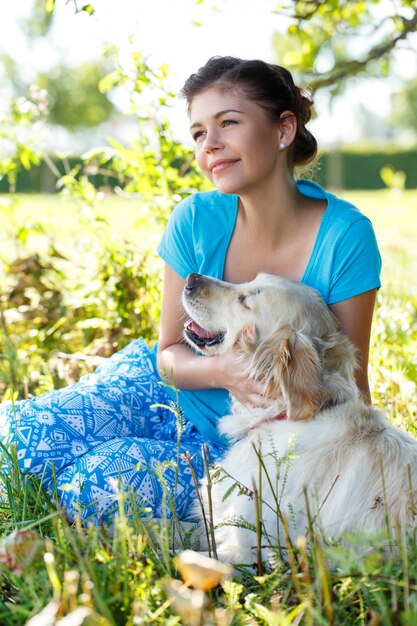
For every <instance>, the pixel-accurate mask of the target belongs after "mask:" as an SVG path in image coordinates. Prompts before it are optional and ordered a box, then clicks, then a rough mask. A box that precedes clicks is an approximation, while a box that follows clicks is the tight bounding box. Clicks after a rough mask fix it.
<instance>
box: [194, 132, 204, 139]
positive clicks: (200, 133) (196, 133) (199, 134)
mask: <svg viewBox="0 0 417 626" xmlns="http://www.w3.org/2000/svg"><path fill="white" fill-rule="evenodd" d="M203 135H204V130H198V131H197V132H195V133H194V134H193V139H194V141H198V140H199V139H200V138H201V137H203Z"/></svg>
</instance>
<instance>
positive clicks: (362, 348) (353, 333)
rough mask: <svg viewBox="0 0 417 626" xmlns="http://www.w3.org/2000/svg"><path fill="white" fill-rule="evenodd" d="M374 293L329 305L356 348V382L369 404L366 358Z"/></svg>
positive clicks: (371, 291) (373, 291)
mask: <svg viewBox="0 0 417 626" xmlns="http://www.w3.org/2000/svg"><path fill="white" fill-rule="evenodd" d="M376 292H377V290H376V289H371V290H370V291H366V292H365V293H361V294H360V295H359V296H355V297H354V298H349V299H348V300H343V301H342V302H337V303H336V304H331V305H330V309H331V311H332V312H333V313H334V314H335V315H336V317H337V318H338V320H339V321H340V325H341V330H342V331H343V332H344V333H345V335H347V336H348V337H349V339H350V340H351V341H352V343H353V344H354V346H355V347H356V350H357V352H356V357H357V359H358V369H357V371H356V382H357V384H358V387H359V389H360V391H361V393H362V397H363V399H364V401H365V402H367V403H369V404H371V393H370V391H369V383H368V358H369V342H370V337H371V326H372V317H373V312H374V307H375V299H376Z"/></svg>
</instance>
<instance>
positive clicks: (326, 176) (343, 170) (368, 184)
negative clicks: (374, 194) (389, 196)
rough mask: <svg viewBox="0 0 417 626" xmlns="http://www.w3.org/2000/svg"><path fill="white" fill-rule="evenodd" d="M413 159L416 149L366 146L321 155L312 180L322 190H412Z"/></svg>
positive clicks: (415, 178)
mask: <svg viewBox="0 0 417 626" xmlns="http://www.w3.org/2000/svg"><path fill="white" fill-rule="evenodd" d="M416 158H417V150H416V148H410V149H401V150H400V149H385V150H384V149H375V148H370V147H369V146H366V147H364V148H362V149H361V148H360V147H356V148H345V149H340V150H337V151H335V150H332V151H331V152H325V151H323V152H322V153H321V154H320V156H319V159H318V161H317V163H316V164H315V167H314V169H313V171H312V178H313V179H314V180H316V181H317V182H319V183H320V184H322V185H324V187H329V186H330V187H333V188H339V189H369V190H370V189H381V188H382V187H383V186H387V187H388V188H391V189H395V188H396V189H403V188H404V189H415V188H416V187H417V168H416V167H415V166H414V164H415V161H416ZM390 172H391V174H390Z"/></svg>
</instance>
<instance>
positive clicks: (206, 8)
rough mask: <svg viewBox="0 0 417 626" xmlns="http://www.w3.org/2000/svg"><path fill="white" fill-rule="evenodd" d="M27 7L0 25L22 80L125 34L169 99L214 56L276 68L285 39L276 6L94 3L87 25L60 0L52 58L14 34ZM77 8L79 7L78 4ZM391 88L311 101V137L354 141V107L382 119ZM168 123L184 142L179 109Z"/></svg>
mask: <svg viewBox="0 0 417 626" xmlns="http://www.w3.org/2000/svg"><path fill="white" fill-rule="evenodd" d="M32 2H33V0H19V1H18V2H7V3H5V1H4V0H3V3H4V5H5V6H3V8H2V11H1V18H0V51H1V50H5V51H7V52H8V53H10V54H12V55H13V56H14V58H15V59H16V60H18V61H19V63H20V64H21V67H22V68H23V69H24V71H25V72H26V73H27V76H28V77H30V76H31V74H33V73H34V72H35V71H37V70H45V69H46V70H47V69H48V67H50V66H51V64H54V63H55V62H56V61H57V60H58V54H61V56H62V58H63V59H64V60H65V62H66V63H74V64H77V63H82V62H84V61H85V60H86V59H87V58H89V57H97V56H99V55H100V54H101V50H102V47H103V45H104V44H105V43H108V42H112V43H114V44H117V45H120V46H123V45H125V44H126V42H127V40H128V36H129V35H130V34H132V35H133V36H134V38H135V42H137V44H138V46H139V49H140V50H141V51H142V52H143V53H145V54H146V55H147V56H148V57H149V61H150V63H151V65H152V64H155V65H158V64H159V63H166V62H168V64H169V68H170V69H169V79H170V84H171V87H172V89H173V90H174V91H178V90H179V89H180V87H181V85H182V84H183V82H184V80H185V79H186V78H187V76H188V75H189V74H190V73H192V72H193V71H195V70H196V69H197V68H198V67H199V66H201V65H203V64H204V63H205V61H206V60H207V59H208V58H209V57H210V56H213V55H217V54H220V55H225V54H231V55H233V56H240V57H242V58H260V59H264V60H266V61H272V62H279V59H277V58H276V57H275V56H274V52H273V48H272V38H273V33H274V32H275V31H277V30H281V31H284V30H285V28H286V27H287V25H288V24H287V21H286V18H283V17H282V16H279V15H274V14H273V13H272V9H273V8H274V7H275V6H276V4H277V0H204V1H203V2H198V0H175V1H174V0H146V1H145V0H117V2H115V1H114V0H96V1H95V2H93V5H94V7H95V9H96V13H95V15H94V16H92V17H90V16H88V15H87V14H78V15H75V14H74V10H73V8H72V2H71V1H70V2H69V6H66V4H67V2H66V0H57V7H58V10H57V12H56V22H55V26H54V30H53V42H54V47H55V49H56V51H57V52H56V53H55V55H56V57H55V58H54V54H51V46H50V44H49V43H47V41H42V40H38V41H37V42H35V43H34V44H32V46H31V47H29V44H28V42H27V40H26V39H25V37H24V35H23V33H22V30H21V28H20V25H19V19H21V18H22V17H24V16H25V15H28V13H29V12H30V8H31V6H32ZM82 3H83V2H82V0H79V2H78V4H80V5H82ZM197 23H200V24H202V26H200V27H199V26H197V25H196V24H197ZM415 43H416V42H415ZM415 50H417V45H415V47H414V53H415ZM58 51H59V52H58ZM412 65H413V64H411V66H412ZM399 67H400V68H407V67H408V68H410V62H409V60H408V61H406V62H400V64H399ZM416 70H417V67H416V64H415V62H414V72H415V71H416ZM395 88H396V80H395V78H393V79H390V80H381V79H380V80H367V81H361V82H359V83H358V84H357V85H355V86H353V87H352V88H350V89H349V91H348V93H347V94H346V95H345V96H343V97H341V98H338V99H336V100H334V101H333V103H332V106H331V108H330V106H329V100H328V97H327V96H324V95H323V96H317V98H316V111H317V119H316V120H315V121H313V122H312V123H311V130H312V131H313V132H314V133H315V134H316V136H317V137H318V139H319V143H322V144H324V145H332V144H335V143H338V142H351V141H356V140H358V139H360V136H359V134H358V133H359V125H358V123H357V111H358V108H359V107H360V105H361V103H362V104H363V105H364V106H366V107H367V108H371V109H372V111H373V113H374V114H375V116H376V118H378V117H379V116H381V117H384V116H386V115H387V114H388V112H389V109H390V94H391V92H392V90H393V89H395ZM173 122H174V125H175V127H176V131H177V134H178V136H179V137H180V138H181V139H183V140H184V141H187V140H188V131H187V126H188V123H187V119H186V115H185V112H184V105H183V103H182V102H181V101H179V102H178V110H176V111H175V112H174V114H173Z"/></svg>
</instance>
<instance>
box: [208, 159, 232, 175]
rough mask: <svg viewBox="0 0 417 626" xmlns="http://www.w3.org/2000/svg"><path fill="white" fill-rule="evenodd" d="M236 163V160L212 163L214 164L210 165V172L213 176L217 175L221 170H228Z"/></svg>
mask: <svg viewBox="0 0 417 626" xmlns="http://www.w3.org/2000/svg"><path fill="white" fill-rule="evenodd" d="M237 161H238V159H228V160H219V161H214V163H212V164H211V165H210V170H211V171H212V173H213V174H217V173H218V172H222V171H223V170H225V169H227V168H229V167H230V166H231V165H234V164H235V163H237Z"/></svg>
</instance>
